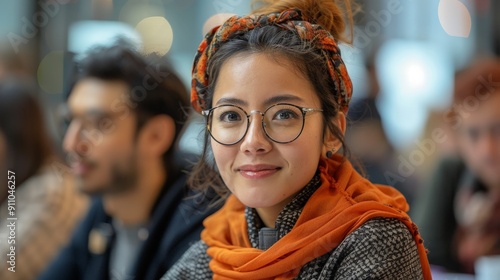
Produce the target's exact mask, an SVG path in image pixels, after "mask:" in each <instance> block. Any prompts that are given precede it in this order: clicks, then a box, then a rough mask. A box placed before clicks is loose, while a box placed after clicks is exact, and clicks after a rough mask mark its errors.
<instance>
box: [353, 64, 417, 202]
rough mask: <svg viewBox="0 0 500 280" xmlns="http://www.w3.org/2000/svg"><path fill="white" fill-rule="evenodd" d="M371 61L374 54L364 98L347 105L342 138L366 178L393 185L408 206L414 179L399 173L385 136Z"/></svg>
mask: <svg viewBox="0 0 500 280" xmlns="http://www.w3.org/2000/svg"><path fill="white" fill-rule="evenodd" d="M374 61H375V60H374V55H371V57H370V58H369V59H368V60H367V64H366V70H367V73H368V81H367V82H368V93H367V95H366V97H363V98H361V99H359V100H356V101H355V102H353V104H352V105H351V106H350V108H349V112H348V115H347V119H348V127H347V130H346V135H345V137H346V141H347V142H348V143H349V145H350V151H351V152H352V155H353V158H355V159H357V160H358V161H359V163H360V164H361V167H362V171H363V173H365V175H366V177H367V178H368V179H369V180H370V181H371V182H373V183H376V184H385V185H391V186H393V187H395V188H396V189H398V190H399V191H400V192H401V193H402V194H403V195H404V196H405V198H406V200H407V201H408V203H409V204H410V206H411V205H412V203H413V199H414V197H415V193H416V191H415V190H416V187H417V179H416V177H415V176H413V175H412V176H405V177H403V176H400V175H399V172H398V164H399V162H398V160H397V153H396V150H395V148H394V147H393V145H392V144H391V143H390V141H389V139H388V137H387V133H386V131H385V129H384V127H383V123H382V117H381V115H380V112H379V110H378V107H377V99H378V96H379V91H380V86H379V82H378V76H377V71H376V66H375V64H374V63H375V62H374ZM367 139H369V141H367ZM360 171H361V170H360Z"/></svg>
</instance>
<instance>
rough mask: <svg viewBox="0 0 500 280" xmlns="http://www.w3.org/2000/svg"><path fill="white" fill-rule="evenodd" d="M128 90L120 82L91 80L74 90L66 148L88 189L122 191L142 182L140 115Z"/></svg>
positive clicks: (84, 81)
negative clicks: (133, 108) (137, 128)
mask: <svg viewBox="0 0 500 280" xmlns="http://www.w3.org/2000/svg"><path fill="white" fill-rule="evenodd" d="M128 91H129V88H128V86H127V85H126V84H125V83H124V82H121V81H104V80H99V79H95V78H87V79H84V80H81V81H79V82H78V83H77V84H76V85H75V87H74V89H73V91H72V92H71V95H70V98H69V100H68V108H69V112H70V119H71V122H70V125H69V127H68V131H67V133H66V135H65V137H64V143H63V146H64V149H65V150H66V151H67V152H68V156H67V161H68V164H69V165H70V166H71V168H72V171H73V173H74V174H75V176H76V177H77V179H78V181H79V184H80V187H81V189H82V191H84V192H86V193H90V194H101V193H111V192H120V191H124V190H127V189H130V188H133V187H134V186H135V184H136V182H137V176H138V173H139V172H138V166H137V164H138V161H137V156H138V153H137V145H136V116H135V114H134V112H133V110H132V108H131V106H130V105H127V104H130V103H128V94H127V93H128Z"/></svg>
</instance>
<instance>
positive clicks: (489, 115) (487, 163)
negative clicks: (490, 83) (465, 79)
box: [458, 91, 500, 189]
mask: <svg viewBox="0 0 500 280" xmlns="http://www.w3.org/2000/svg"><path fill="white" fill-rule="evenodd" d="M468 113H469V114H468V115H467V116H464V117H463V118H462V120H463V122H462V125H461V126H460V128H459V131H458V132H459V136H458V144H459V148H460V152H461V154H462V156H463V157H464V159H465V162H466V164H467V165H468V167H469V168H470V169H471V170H472V171H473V172H474V173H475V174H476V175H477V176H478V177H479V179H480V180H482V181H483V182H484V183H485V184H486V185H487V186H488V187H489V188H492V187H493V188H498V189H500V91H496V92H494V93H491V95H490V96H489V97H488V99H486V100H484V101H481V103H480V105H479V107H478V109H477V110H475V111H473V112H468Z"/></svg>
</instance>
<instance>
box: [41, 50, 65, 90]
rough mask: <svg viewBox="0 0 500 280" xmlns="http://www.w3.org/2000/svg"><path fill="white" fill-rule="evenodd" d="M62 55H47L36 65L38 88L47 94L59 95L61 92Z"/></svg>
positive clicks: (61, 53) (51, 53)
mask: <svg viewBox="0 0 500 280" xmlns="http://www.w3.org/2000/svg"><path fill="white" fill-rule="evenodd" d="M63 70H64V53H63V52H62V51H53V52H50V53H48V54H47V55H46V56H45V57H44V58H43V59H42V61H41V62H40V65H38V71H37V79H38V84H39V85H40V88H41V89H42V90H44V91H45V92H47V93H52V94H59V93H61V92H62V90H63V77H64V72H63Z"/></svg>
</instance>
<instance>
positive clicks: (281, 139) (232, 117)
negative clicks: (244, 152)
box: [201, 103, 323, 145]
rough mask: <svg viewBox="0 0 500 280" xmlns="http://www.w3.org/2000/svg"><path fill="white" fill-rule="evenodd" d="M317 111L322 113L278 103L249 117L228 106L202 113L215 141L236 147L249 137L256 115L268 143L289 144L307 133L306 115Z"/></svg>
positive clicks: (234, 107) (254, 111) (245, 113)
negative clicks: (252, 117)
mask: <svg viewBox="0 0 500 280" xmlns="http://www.w3.org/2000/svg"><path fill="white" fill-rule="evenodd" d="M315 111H318V112H322V111H323V110H321V109H312V108H304V107H299V106H296V105H293V104H287V103H278V104H275V105H272V106H270V107H269V108H267V109H266V110H265V111H264V112H261V111H258V110H252V111H250V114H247V112H246V111H245V110H243V109H242V108H241V107H238V106H236V105H229V104H223V105H219V106H217V107H214V108H211V109H209V110H203V111H202V112H201V113H202V115H204V116H206V117H207V129H208V131H209V133H210V135H211V136H212V138H213V139H214V140H215V141H217V142H218V143H220V144H222V145H234V144H237V143H238V142H240V141H241V140H242V139H243V138H244V137H245V135H246V134H247V132H248V128H249V127H250V116H251V115H253V114H254V113H258V114H259V115H261V116H262V128H263V129H264V132H265V134H266V136H267V137H268V138H269V139H271V140H272V141H274V142H276V143H280V144H286V143H290V142H293V141H295V140H296V139H297V138H298V137H299V136H300V134H301V133H302V130H303V129H304V123H305V118H306V114H307V113H309V112H315Z"/></svg>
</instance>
